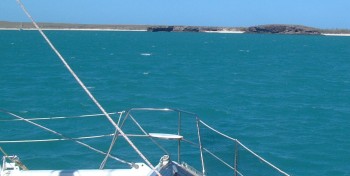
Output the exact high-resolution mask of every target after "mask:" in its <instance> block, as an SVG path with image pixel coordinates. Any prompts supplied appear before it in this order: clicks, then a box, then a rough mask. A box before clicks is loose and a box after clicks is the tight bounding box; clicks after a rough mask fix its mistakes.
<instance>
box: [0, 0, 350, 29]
mask: <svg viewBox="0 0 350 176" xmlns="http://www.w3.org/2000/svg"><path fill="white" fill-rule="evenodd" d="M22 2H23V3H24V4H25V5H26V6H27V9H28V10H29V11H30V13H31V14H32V16H33V17H34V19H36V21H39V22H64V23H89V24H150V25H155V24H159V25H200V26H252V25H260V24H301V25H306V26H313V27H319V28H331V29H333V28H346V29H350V0H22ZM0 21H28V19H27V18H26V17H25V15H24V13H23V12H22V11H21V10H20V8H19V6H18V5H17V3H16V0H1V2H0Z"/></svg>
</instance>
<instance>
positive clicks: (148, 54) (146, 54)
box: [140, 53, 152, 56]
mask: <svg viewBox="0 0 350 176" xmlns="http://www.w3.org/2000/svg"><path fill="white" fill-rule="evenodd" d="M140 55H141V56H150V55H152V54H151V53H141V54H140Z"/></svg>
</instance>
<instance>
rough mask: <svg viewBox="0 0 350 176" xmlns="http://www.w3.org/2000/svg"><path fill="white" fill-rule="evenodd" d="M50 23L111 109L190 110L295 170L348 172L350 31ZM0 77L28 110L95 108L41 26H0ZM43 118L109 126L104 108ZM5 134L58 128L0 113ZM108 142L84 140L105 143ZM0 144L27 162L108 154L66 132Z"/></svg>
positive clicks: (88, 130)
mask: <svg viewBox="0 0 350 176" xmlns="http://www.w3.org/2000/svg"><path fill="white" fill-rule="evenodd" d="M46 33H47V35H48V37H49V38H51V40H52V42H53V43H54V44H55V45H56V47H57V48H58V50H59V51H61V53H62V55H63V56H64V57H65V58H66V59H67V61H68V62H69V63H70V65H71V66H72V68H73V69H74V70H75V71H76V72H77V74H78V75H79V76H80V77H81V79H82V80H83V81H84V82H85V84H86V85H87V86H88V88H89V89H90V90H91V91H92V93H93V94H94V95H95V96H96V98H97V99H98V100H99V101H100V103H101V104H102V105H103V106H104V107H105V108H106V110H107V111H109V112H116V111H121V110H126V109H129V108H132V107H172V108H179V109H183V110H187V111H191V112H195V113H197V114H199V115H200V117H201V118H202V119H203V120H204V121H206V122H207V123H208V124H210V125H212V126H213V127H215V128H217V129H220V130H221V131H222V132H224V133H226V134H228V135H230V136H232V137H234V138H238V139H239V140H240V141H241V142H243V143H244V144H246V145H247V146H248V147H250V148H251V149H253V150H254V151H255V152H257V153H258V154H260V155H261V156H263V157H264V158H266V159H267V160H268V161H270V162H272V163H273V164H275V165H277V166H278V167H280V168H281V169H282V170H285V171H286V172H287V173H289V174H291V175H350V164H349V162H350V151H349V149H350V137H349V136H350V37H325V36H292V35H248V34H206V33H147V32H81V31H69V32H68V31H47V32H46ZM0 85H1V86H0V108H1V109H6V110H8V111H11V112H13V113H16V114H18V115H20V116H23V117H27V118H29V117H52V116H74V115H82V114H93V113H99V111H98V109H97V108H96V107H95V106H94V105H93V103H92V102H91V101H90V100H89V98H88V97H87V96H86V95H85V94H84V92H83V91H82V90H81V88H80V87H79V85H78V84H77V83H76V82H75V81H74V79H73V78H72V76H70V74H69V73H68V71H67V70H66V69H65V68H64V66H63V65H62V63H61V62H60V61H59V59H58V58H57V57H56V56H55V54H54V53H53V52H52V51H51V50H50V49H49V47H48V46H47V44H46V43H45V41H44V40H43V39H42V37H40V35H39V34H38V32H36V31H0ZM0 117H1V118H2V119H7V118H9V117H8V116H6V115H4V114H1V116H0ZM38 123H40V124H43V125H46V126H48V127H50V128H53V129H55V130H58V131H60V132H62V133H64V134H65V135H67V136H70V137H78V136H87V135H98V134H107V133H111V132H113V128H112V127H111V126H110V125H109V124H108V123H107V121H106V120H104V119H102V118H85V119H76V120H56V121H38ZM155 125H156V124H155ZM0 134H1V135H0V140H23V139H46V138H55V136H54V135H51V134H50V133H47V132H45V131H43V130H41V129H39V128H37V127H33V126H30V125H27V124H26V123H24V122H5V121H1V122H0ZM109 141H110V138H107V139H98V140H97V142H94V141H93V140H87V141H86V142H87V143H89V144H91V145H94V146H96V147H97V148H100V149H103V150H106V149H107V148H108V146H109ZM0 146H1V147H2V148H4V149H5V150H6V151H7V153H9V154H17V155H19V156H20V157H21V158H22V161H23V162H24V163H25V164H26V165H27V166H28V167H29V168H33V169H45V168H46V169H47V168H51V169H62V168H71V169H74V168H75V169H76V168H98V166H99V164H100V162H101V161H102V159H103V156H100V155H98V154H95V153H93V152H90V151H89V150H87V149H84V148H83V147H81V146H78V145H75V144H72V142H50V143H21V144H0ZM218 148H221V150H224V148H225V146H223V145H220V146H219V147H218ZM132 153H133V152H132V151H130V153H125V152H124V153H122V154H120V153H119V155H122V156H123V155H125V156H128V155H131V154H132ZM116 154H118V152H116ZM158 159H159V156H155V157H154V159H152V163H155V164H156V163H157V161H158ZM140 161H141V160H140ZM239 164H242V165H244V163H239ZM115 165H117V164H115ZM109 166H110V167H114V165H113V164H110V165H109ZM250 169H251V170H255V168H250ZM212 175H216V174H212ZM221 175H225V173H221Z"/></svg>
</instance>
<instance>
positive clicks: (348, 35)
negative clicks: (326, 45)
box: [322, 33, 350, 37]
mask: <svg viewBox="0 0 350 176" xmlns="http://www.w3.org/2000/svg"><path fill="white" fill-rule="evenodd" d="M322 35H325V36H340V37H350V34H327V33H325V34H322Z"/></svg>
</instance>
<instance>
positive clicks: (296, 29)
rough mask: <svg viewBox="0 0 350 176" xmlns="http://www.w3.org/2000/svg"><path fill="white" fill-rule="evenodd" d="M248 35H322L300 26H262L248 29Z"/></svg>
mask: <svg viewBox="0 0 350 176" xmlns="http://www.w3.org/2000/svg"><path fill="white" fill-rule="evenodd" d="M246 32H247V33H268V34H307V35H320V34H321V32H320V31H319V30H318V29H316V28H311V27H307V26H300V25H261V26H252V27H249V28H247V30H246Z"/></svg>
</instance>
